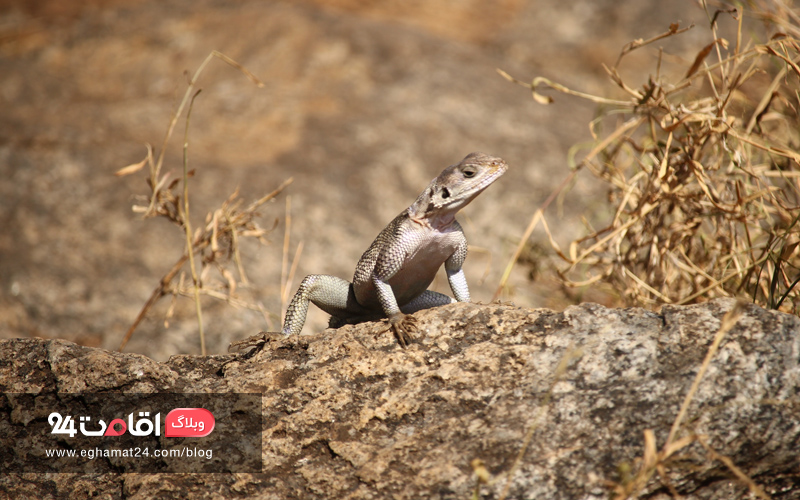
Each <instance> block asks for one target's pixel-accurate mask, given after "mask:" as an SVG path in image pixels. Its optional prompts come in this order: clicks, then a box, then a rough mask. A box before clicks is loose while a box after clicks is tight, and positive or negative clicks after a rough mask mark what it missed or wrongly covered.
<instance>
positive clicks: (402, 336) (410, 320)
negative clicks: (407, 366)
mask: <svg viewBox="0 0 800 500" xmlns="http://www.w3.org/2000/svg"><path fill="white" fill-rule="evenodd" d="M389 328H391V329H392V331H393V332H394V336H395V338H397V343H398V344H400V347H402V348H403V349H405V348H406V347H407V346H408V344H410V343H411V342H412V341H413V340H414V337H412V336H411V333H412V332H416V331H419V329H418V328H417V319H416V318H415V317H413V316H406V315H405V314H402V313H398V314H395V315H394V316H392V317H390V318H389Z"/></svg>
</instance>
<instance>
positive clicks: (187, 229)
mask: <svg viewBox="0 0 800 500" xmlns="http://www.w3.org/2000/svg"><path fill="white" fill-rule="evenodd" d="M199 94H200V90H198V91H197V92H195V93H194V95H192V100H191V102H190V103H189V109H188V111H187V112H186V128H185V130H184V133H183V227H184V234H186V254H187V255H188V256H189V269H190V270H191V272H192V282H193V283H194V305H195V312H196V314H197V331H198V333H199V334H200V354H201V355H203V356H205V355H206V337H205V332H204V331H203V307H202V305H201V304H200V287H201V283H200V279H199V277H198V275H197V268H196V267H195V264H194V252H193V251H192V223H191V220H190V217H189V119H190V118H191V116H192V107H193V106H194V100H195V99H196V98H197V96H198V95H199ZM214 227H216V225H215V226H214ZM214 241H215V239H213V238H212V242H214Z"/></svg>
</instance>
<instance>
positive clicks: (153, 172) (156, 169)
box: [145, 50, 264, 214]
mask: <svg viewBox="0 0 800 500" xmlns="http://www.w3.org/2000/svg"><path fill="white" fill-rule="evenodd" d="M215 57H216V58H218V59H220V60H222V61H224V62H225V63H227V64H229V65H231V66H233V67H234V68H236V69H238V70H239V71H241V72H242V73H244V75H245V76H246V77H247V78H249V79H250V81H252V82H253V83H255V84H256V85H257V86H258V87H263V86H264V82H262V81H261V80H259V79H258V78H256V76H255V75H253V74H252V73H250V72H249V71H248V70H247V69H245V67H244V66H242V65H241V64H239V63H238V62H236V61H234V60H233V59H231V58H230V57H228V56H226V55H225V54H223V53H222V52H219V51H216V50H212V51H211V53H209V54H208V55H207V56H206V58H205V59H204V60H203V62H202V63H201V64H200V66H199V67H198V68H197V70H196V71H195V72H194V75H192V79H191V80H189V86H188V87H187V88H186V92H184V94H183V99H181V102H180V104H179V105H178V109H176V110H175V113H174V114H173V115H172V118H171V119H170V122H169V126H168V127H167V132H166V134H164V140H163V141H162V142H161V149H160V150H159V152H158V159H157V160H156V162H155V163H152V162H151V164H150V182H151V183H152V185H153V186H157V185H158V184H159V179H158V178H159V176H160V174H161V167H162V166H163V164H164V154H165V152H166V150H167V143H169V140H170V138H171V137H172V133H173V131H174V130H175V126H176V125H177V124H178V119H179V118H180V116H181V114H182V113H183V108H184V107H185V106H186V103H188V102H189V99H190V98H191V99H194V97H193V95H196V94H195V92H194V88H195V85H197V80H198V79H199V78H200V74H201V73H202V72H203V70H204V69H205V68H206V66H208V63H210V62H211V60H212V59H214V58H215ZM154 208H155V200H154V199H151V200H150V206H149V207H148V208H147V211H146V212H145V214H151V213H152V212H153V209H154Z"/></svg>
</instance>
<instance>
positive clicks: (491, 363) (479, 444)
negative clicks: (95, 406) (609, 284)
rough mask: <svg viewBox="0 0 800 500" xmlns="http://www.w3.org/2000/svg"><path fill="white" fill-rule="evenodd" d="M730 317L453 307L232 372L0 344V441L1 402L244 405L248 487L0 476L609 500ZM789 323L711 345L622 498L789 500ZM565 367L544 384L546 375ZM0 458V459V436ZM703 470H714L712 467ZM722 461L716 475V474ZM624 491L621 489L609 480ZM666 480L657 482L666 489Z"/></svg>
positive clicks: (13, 490)
mask: <svg viewBox="0 0 800 500" xmlns="http://www.w3.org/2000/svg"><path fill="white" fill-rule="evenodd" d="M734 304H735V302H734V301H733V300H716V301H713V302H709V303H706V304H701V305H695V306H687V307H677V306H665V307H664V308H663V309H662V311H661V314H657V313H654V312H650V311H646V310H643V309H608V308H605V307H602V306H599V305H596V304H583V305H581V306H576V307H569V308H567V309H566V310H565V311H564V312H554V311H550V310H545V309H522V308H517V307H513V306H509V305H476V304H454V305H450V306H446V307H440V308H437V309H433V310H429V311H424V312H421V313H419V314H417V317H418V319H419V320H420V326H421V331H420V332H419V333H418V334H417V335H418V341H417V343H415V344H413V345H412V346H410V347H409V348H408V349H406V350H402V349H400V348H399V347H398V346H397V343H396V341H395V339H394V338H393V337H392V335H391V334H390V333H384V332H383V329H384V328H385V326H384V325H382V324H380V323H367V324H362V325H355V326H346V327H343V328H340V329H338V330H326V331H325V332H323V333H319V334H314V335H307V336H302V337H299V338H288V339H287V338H278V339H275V340H272V341H270V342H269V343H268V344H267V345H266V347H265V349H264V350H263V351H261V352H259V353H257V354H255V355H254V356H252V357H251V358H249V359H244V356H240V357H239V358H234V357H233V356H211V357H199V356H174V357H172V358H171V359H170V360H169V361H168V362H166V363H157V362H155V361H152V360H150V359H149V358H146V357H144V356H140V355H134V354H120V353H115V352H109V351H104V350H100V349H95V348H87V347H81V346H78V345H75V344H72V343H69V342H64V341H59V340H51V341H44V340H6V341H2V342H0V387H2V390H3V394H4V395H3V398H2V399H0V414H1V415H2V417H0V423H2V425H3V426H6V429H5V430H4V431H3V435H4V436H7V435H10V434H9V433H13V432H14V431H15V432H19V431H20V428H23V429H24V427H25V426H26V425H29V422H30V421H31V420H30V419H27V418H26V416H25V415H23V414H22V413H24V412H22V411H21V410H20V409H19V408H16V407H15V397H14V396H13V394H11V393H20V392H26V393H35V394H36V395H37V396H36V398H42V399H46V398H52V397H53V396H54V395H57V394H59V393H68V392H82V391H85V392H90V391H94V392H101V391H123V392H153V391H156V392H157V391H182V392H260V393H262V394H263V399H262V403H263V407H262V415H263V435H262V438H263V440H262V443H263V445H262V446H263V448H262V457H263V472H262V473H260V474H238V473H237V474H221V473H220V474H119V473H105V474H96V475H74V474H3V475H0V492H5V494H7V495H8V496H9V497H14V498H28V497H35V498H42V499H44V498H65V497H76V498H80V497H88V496H96V497H98V498H122V497H126V498H127V497H132V498H165V497H166V498H177V497H181V498H182V497H187V496H188V497H202V498H206V497H214V498H240V497H248V498H250V497H252V498H276V499H277V498H454V499H455V498H458V499H466V498H470V496H471V495H472V492H473V490H474V488H475V486H476V477H475V474H474V473H473V470H472V468H471V466H470V463H471V462H472V461H473V460H474V459H481V460H482V461H483V463H484V464H485V467H486V468H487V469H488V471H489V472H490V473H491V474H492V479H490V481H489V484H488V485H481V488H480V498H498V497H500V495H501V492H502V490H503V488H504V487H505V486H506V480H505V474H506V473H507V472H508V471H510V470H511V469H512V467H513V464H514V461H515V458H516V457H517V455H518V454H519V452H520V449H521V448H522V445H523V441H524V439H525V436H526V433H527V432H528V431H529V430H532V432H531V436H532V439H531V440H530V445H529V446H528V447H527V450H526V452H525V453H524V455H523V456H522V460H521V462H520V466H519V467H518V468H517V469H516V472H515V473H514V475H513V478H512V483H511V485H510V490H509V498H537V499H550V498H552V499H561V498H592V499H594V498H596V499H605V498H609V495H610V491H611V489H612V488H613V486H614V483H617V485H618V486H619V485H621V484H622V483H626V481H627V482H629V481H630V480H631V478H632V477H633V476H634V475H635V474H636V471H637V470H638V467H639V465H640V464H641V459H642V457H643V455H644V452H645V438H644V434H645V431H646V430H652V432H653V434H654V436H655V443H656V449H657V450H658V451H660V450H661V449H662V448H663V446H664V444H665V442H666V440H667V436H668V434H669V431H670V427H671V426H672V424H673V422H674V421H675V418H676V416H677V414H678V411H679V408H680V407H681V403H682V402H683V400H684V398H685V396H686V394H687V392H688V391H689V388H690V386H691V385H692V382H693V380H694V378H695V376H696V374H697V372H698V370H699V368H700V366H701V364H702V362H703V359H704V357H705V356H706V353H707V351H708V349H709V346H710V345H711V342H712V340H713V338H714V335H715V334H716V332H717V331H718V330H719V328H720V323H721V320H722V318H723V316H724V315H725V314H726V312H728V311H729V310H731V309H732V308H733V307H734ZM799 332H800V320H798V318H796V317H793V316H789V315H786V314H782V313H777V312H773V311H766V310H764V309H761V308H759V307H756V306H753V305H744V306H743V313H742V316H741V318H740V319H739V320H738V322H737V323H736V325H735V326H734V327H733V329H732V330H731V331H729V332H728V334H727V335H726V336H725V338H724V339H723V341H722V343H721V344H720V346H719V350H718V352H717V353H716V355H715V356H714V358H713V360H712V362H711V364H710V366H709V368H708V371H707V373H706V374H705V376H704V377H703V379H702V381H701V383H700V384H699V387H698V390H697V393H696V395H695V396H694V398H693V399H692V401H691V404H690V405H689V407H688V412H687V414H686V418H685V419H684V420H683V425H682V427H681V429H680V430H679V431H678V434H677V437H678V438H682V437H686V436H692V435H694V434H697V435H700V436H702V440H703V442H704V443H707V446H708V447H709V449H711V450H713V452H709V451H707V450H706V449H705V448H704V447H703V445H702V444H701V443H700V441H699V440H690V442H688V443H687V444H686V446H685V447H683V448H681V449H680V450H679V451H677V452H676V453H675V454H674V455H672V456H671V457H670V458H669V460H668V461H666V462H665V471H666V477H665V478H660V477H659V475H658V473H656V474H653V477H652V478H651V479H650V480H649V481H647V482H646V483H644V484H643V489H642V490H641V491H640V492H639V495H641V496H642V497H647V498H665V499H666V498H671V493H670V491H671V490H670V488H673V489H674V491H677V492H678V493H679V494H681V495H683V496H684V498H698V499H712V498H714V499H717V498H752V497H753V494H752V493H751V492H750V491H749V490H748V487H747V486H746V485H745V484H744V483H742V482H740V481H737V480H736V479H735V477H734V473H733V472H732V470H731V469H730V468H729V467H728V466H726V465H725V463H724V460H726V458H724V457H727V459H729V460H730V462H731V463H732V464H735V466H736V467H737V468H738V469H739V470H741V471H742V472H743V473H744V474H747V475H748V476H749V477H750V478H752V479H753V480H754V481H755V482H756V483H758V484H759V485H761V487H763V489H764V491H766V492H767V493H768V494H770V495H772V497H773V498H787V499H789V498H791V499H795V498H800V459H799V458H798V450H800V418H799V417H798V415H800V411H799V409H798V407H799V406H800V400H798V394H799V393H800V335H799ZM564 359H567V360H568V361H569V362H568V364H567V365H566V366H567V368H566V369H565V370H562V371H559V369H558V367H559V364H560V363H561V362H562V360H564ZM0 439H5V441H3V448H4V449H8V447H10V446H13V443H10V442H8V440H7V438H6V437H0ZM714 453H716V454H717V455H715V454H714ZM720 457H723V458H720ZM626 478H627V479H626ZM667 481H668V483H667ZM0 496H2V494H0Z"/></svg>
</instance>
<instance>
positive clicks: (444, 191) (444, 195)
mask: <svg viewBox="0 0 800 500" xmlns="http://www.w3.org/2000/svg"><path fill="white" fill-rule="evenodd" d="M447 198H450V190H449V189H447V188H442V199H445V200H446V199H447Z"/></svg>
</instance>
